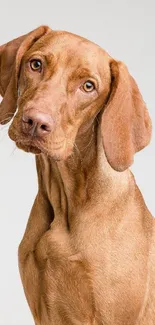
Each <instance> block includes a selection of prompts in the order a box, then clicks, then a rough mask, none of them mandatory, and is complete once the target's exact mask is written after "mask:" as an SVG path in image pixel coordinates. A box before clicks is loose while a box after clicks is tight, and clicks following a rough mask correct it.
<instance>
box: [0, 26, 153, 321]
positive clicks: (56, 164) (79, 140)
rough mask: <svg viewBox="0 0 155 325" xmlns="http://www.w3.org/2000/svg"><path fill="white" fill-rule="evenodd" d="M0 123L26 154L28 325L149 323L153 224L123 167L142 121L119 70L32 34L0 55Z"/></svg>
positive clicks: (99, 53)
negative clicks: (31, 324)
mask: <svg viewBox="0 0 155 325" xmlns="http://www.w3.org/2000/svg"><path fill="white" fill-rule="evenodd" d="M0 93H1V95H2V96H3V101H2V103H1V110H0V121H1V123H2V124H3V123H6V122H8V121H9V120H10V119H11V118H12V117H13V114H14V113H15V111H16V107H17V105H18V109H17V112H16V114H15V116H14V119H13V122H12V124H11V127H10V129H9V135H10V137H11V139H13V140H14V141H15V142H16V144H17V146H18V147H19V148H22V149H24V150H25V151H30V152H33V153H35V154H36V162H37V170H38V183H39V189H38V194H37V197H36V200H35V202H34V205H33V208H32V211H31V215H30V218H29V221H28V225H27V228H26V232H25V235H24V238H23V240H22V243H21V244H20V247H19V266H20V273H21V278H22V282H23V286H24V290H25V294H26V297H27V300H28V303H29V306H30V308H31V311H32V314H33V317H34V320H35V324H37V325H154V324H155V243H154V242H155V235H154V220H153V217H152V216H151V214H150V212H149V211H148V209H147V207H146V205H145V203H144V200H143V198H142V195H141V193H140V191H139V189H138V188H137V186H136V184H135V180H134V177H133V175H132V173H131V172H130V170H129V169H128V167H129V166H130V165H131V164H132V162H133V155H134V153H135V152H136V151H139V150H141V149H142V148H144V147H145V146H146V145H147V144H148V143H149V141H150V136H151V122H150V118H149V115H148V111H147V109H146V107H145V103H144V102H143V99H142V96H141V94H140V92H139V90H138V87H137V85H136V83H135V81H134V79H133V78H132V77H131V76H130V74H129V72H128V70H127V68H126V66H125V65H124V64H123V63H121V62H118V61H115V60H114V59H112V58H111V57H110V56H109V55H108V54H107V53H106V52H105V51H104V50H103V49H101V48H100V47H99V46H97V45H96V44H93V43H91V42H90V41H88V40H86V39H84V38H82V37H79V36H77V35H73V34H70V33H68V32H61V31H52V30H51V29H50V28H48V27H46V26H42V27H40V28H38V29H36V30H34V31H33V32H31V33H29V34H28V35H25V36H22V37H19V38H18V39H16V40H13V41H11V42H9V43H8V44H6V45H3V46H1V47H0Z"/></svg>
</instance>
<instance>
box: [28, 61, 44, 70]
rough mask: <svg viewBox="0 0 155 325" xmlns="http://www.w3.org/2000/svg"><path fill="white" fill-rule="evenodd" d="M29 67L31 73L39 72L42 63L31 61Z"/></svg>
mask: <svg viewBox="0 0 155 325" xmlns="http://www.w3.org/2000/svg"><path fill="white" fill-rule="evenodd" d="M30 67H31V69H32V70H33V71H39V72H41V70H42V63H41V61H40V60H35V59H34V60H31V61H30Z"/></svg>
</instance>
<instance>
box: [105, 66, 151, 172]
mask: <svg viewBox="0 0 155 325" xmlns="http://www.w3.org/2000/svg"><path fill="white" fill-rule="evenodd" d="M151 129H152V128H151V120H150V117H149V114H148V111H147V108H146V105H145V103H144V101H143V98H142V96H141V94H140V91H139V89H138V86H137V84H136V82H135V80H134V79H133V78H132V77H131V75H130V74H129V72H128V70H127V67H126V66H125V65H124V64H123V63H122V62H117V61H112V62H111V93H110V97H109V100H108V102H107V104H106V107H105V109H104V112H103V114H102V120H101V133H102V142H103V147H104V150H105V154H106V157H107V160H108V162H109V164H110V165H111V167H112V168H113V169H115V170H117V171H124V170H125V169H127V168H128V167H129V166H130V165H131V164H132V162H133V155H134V153H135V152H137V151H139V150H141V149H143V148H144V147H145V146H146V145H147V144H148V143H149V141H150V138H151Z"/></svg>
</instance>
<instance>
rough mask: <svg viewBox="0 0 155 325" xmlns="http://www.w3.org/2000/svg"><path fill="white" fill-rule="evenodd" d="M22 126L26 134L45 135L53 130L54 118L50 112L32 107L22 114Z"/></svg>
mask: <svg viewBox="0 0 155 325" xmlns="http://www.w3.org/2000/svg"><path fill="white" fill-rule="evenodd" d="M22 128H23V131H24V133H26V134H29V135H31V136H40V137H43V136H44V135H47V134H48V133H50V132H51V131H52V128H53V120H52V118H51V116H50V115H49V114H45V113H42V112H38V111H36V110H33V109H31V110H28V111H26V112H24V114H23V116H22Z"/></svg>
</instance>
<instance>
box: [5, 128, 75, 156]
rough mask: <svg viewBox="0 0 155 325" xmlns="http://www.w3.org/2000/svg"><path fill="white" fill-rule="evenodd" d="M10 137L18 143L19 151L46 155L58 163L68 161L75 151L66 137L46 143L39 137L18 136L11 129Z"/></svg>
mask: <svg viewBox="0 0 155 325" xmlns="http://www.w3.org/2000/svg"><path fill="white" fill-rule="evenodd" d="M9 137H10V138H11V140H13V141H14V142H15V143H16V146H17V147H18V148H19V149H22V150H23V151H25V152H29V153H33V154H36V155H39V154H41V153H44V154H45V155H47V156H48V157H50V158H52V159H54V160H56V161H59V160H66V158H67V157H68V156H70V155H71V153H72V149H73V145H72V143H71V141H67V140H66V138H65V137H64V138H61V139H58V138H55V139H50V141H49V140H48V139H46V141H45V139H40V138H39V137H37V136H33V137H32V136H31V137H30V136H26V137H25V135H24V134H22V132H21V133H18V134H17V132H15V130H13V128H9ZM47 140H48V141H47Z"/></svg>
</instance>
